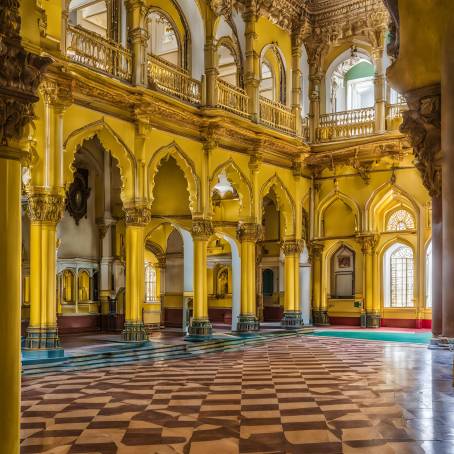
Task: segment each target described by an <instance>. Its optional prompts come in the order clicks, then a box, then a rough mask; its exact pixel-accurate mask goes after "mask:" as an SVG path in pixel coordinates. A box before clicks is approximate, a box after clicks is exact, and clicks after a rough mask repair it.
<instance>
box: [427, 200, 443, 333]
mask: <svg viewBox="0 0 454 454" xmlns="http://www.w3.org/2000/svg"><path fill="white" fill-rule="evenodd" d="M442 219H443V218H442V201H441V197H432V271H431V272H432V333H433V335H434V336H440V335H441V333H442V329H443V303H442V301H443V280H442V277H443V276H442V274H443V271H442V260H443V228H442ZM428 271H429V270H426V273H427V272H428Z"/></svg>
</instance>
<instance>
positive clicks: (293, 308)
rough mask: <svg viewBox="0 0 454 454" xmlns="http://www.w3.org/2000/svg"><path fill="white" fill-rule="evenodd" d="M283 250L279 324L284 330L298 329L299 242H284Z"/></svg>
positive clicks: (299, 314) (299, 318)
mask: <svg viewBox="0 0 454 454" xmlns="http://www.w3.org/2000/svg"><path fill="white" fill-rule="evenodd" d="M282 247H283V250H284V256H285V259H284V280H285V290H284V317H283V319H282V321H281V324H282V326H283V327H284V328H287V329H290V328H299V327H300V326H301V325H302V319H301V308H300V291H299V290H300V285H299V282H300V280H299V255H300V253H301V244H300V242H299V241H295V240H293V241H286V242H284V243H283V245H282Z"/></svg>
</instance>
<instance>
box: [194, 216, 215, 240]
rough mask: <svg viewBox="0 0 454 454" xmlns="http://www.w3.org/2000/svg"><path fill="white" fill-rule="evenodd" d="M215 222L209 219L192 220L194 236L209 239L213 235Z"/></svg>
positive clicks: (197, 238)
mask: <svg viewBox="0 0 454 454" xmlns="http://www.w3.org/2000/svg"><path fill="white" fill-rule="evenodd" d="M213 233H214V230H213V224H212V223H211V221H210V220H208V219H193V220H192V230H191V234H192V238H193V239H194V240H199V241H208V240H209V239H210V237H211V236H212V235H213Z"/></svg>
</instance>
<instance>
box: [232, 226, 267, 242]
mask: <svg viewBox="0 0 454 454" xmlns="http://www.w3.org/2000/svg"><path fill="white" fill-rule="evenodd" d="M237 237H238V239H239V240H240V241H241V242H242V241H249V242H253V243H256V242H257V241H260V240H261V239H262V237H263V230H262V226H261V225H259V224H255V223H253V222H244V223H240V224H239V225H238V228H237Z"/></svg>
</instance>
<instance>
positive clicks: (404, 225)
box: [386, 208, 415, 232]
mask: <svg viewBox="0 0 454 454" xmlns="http://www.w3.org/2000/svg"><path fill="white" fill-rule="evenodd" d="M414 228H415V220H414V219H413V216H412V215H411V214H410V213H409V212H408V211H407V210H405V209H403V208H401V209H399V210H397V211H394V213H393V214H391V216H390V217H389V219H388V222H387V223H386V230H387V231H388V232H398V231H402V230H412V229H414Z"/></svg>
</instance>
